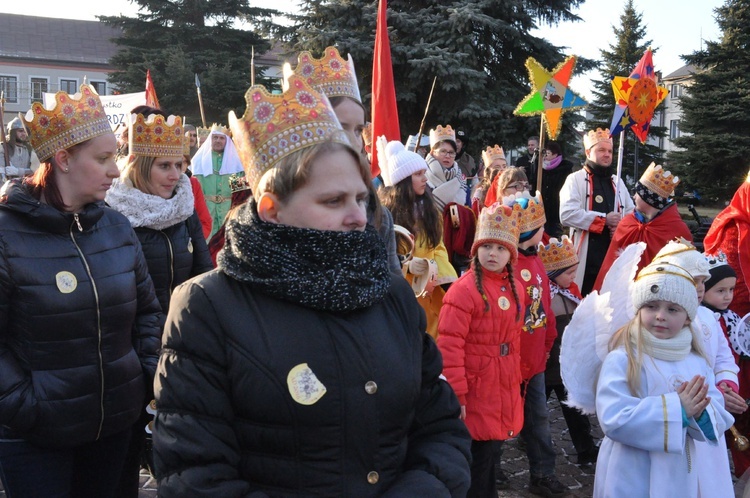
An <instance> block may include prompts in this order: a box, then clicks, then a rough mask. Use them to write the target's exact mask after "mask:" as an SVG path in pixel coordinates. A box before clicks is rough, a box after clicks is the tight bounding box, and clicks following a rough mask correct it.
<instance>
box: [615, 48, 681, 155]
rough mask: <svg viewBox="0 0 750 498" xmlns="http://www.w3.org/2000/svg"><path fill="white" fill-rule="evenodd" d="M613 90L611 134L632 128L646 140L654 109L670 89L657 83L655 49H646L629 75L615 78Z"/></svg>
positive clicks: (641, 138)
mask: <svg viewBox="0 0 750 498" xmlns="http://www.w3.org/2000/svg"><path fill="white" fill-rule="evenodd" d="M612 91H613V92H614V94H615V103H616V106H615V112H614V116H613V117H612V124H611V125H610V127H609V128H610V130H612V131H611V134H612V135H615V134H617V133H619V132H621V131H623V130H627V129H628V128H630V129H631V130H633V133H635V136H636V137H638V140H640V141H641V143H645V142H646V139H647V138H648V130H649V128H650V127H651V119H653V117H654V110H655V109H656V107H657V106H658V105H659V104H661V102H662V100H664V99H665V98H666V96H667V93H668V92H669V90H667V88H666V87H663V86H659V85H658V83H657V80H656V74H655V71H654V63H653V60H652V52H651V49H648V50H646V52H645V53H644V54H643V57H641V60H640V61H638V64H637V65H636V66H635V69H633V72H632V73H630V76H629V77H626V76H615V77H613V78H612Z"/></svg>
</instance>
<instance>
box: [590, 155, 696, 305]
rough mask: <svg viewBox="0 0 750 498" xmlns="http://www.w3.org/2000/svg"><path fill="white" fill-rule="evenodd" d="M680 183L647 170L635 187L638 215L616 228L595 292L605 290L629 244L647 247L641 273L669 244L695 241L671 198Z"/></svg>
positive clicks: (652, 167) (659, 169)
mask: <svg viewBox="0 0 750 498" xmlns="http://www.w3.org/2000/svg"><path fill="white" fill-rule="evenodd" d="M679 183H680V179H679V178H677V177H676V176H672V174H671V173H670V172H669V171H664V170H663V169H662V167H661V166H657V165H655V164H654V163H651V165H650V166H649V167H648V168H646V171H644V172H643V175H642V176H641V178H640V180H638V182H637V183H636V184H635V211H633V212H632V213H630V214H628V215H627V216H625V217H624V218H623V219H622V222H620V224H619V225H618V226H617V230H615V233H614V235H613V236H612V242H611V243H610V244H609V249H608V250H607V254H606V256H605V257H604V261H603V262H602V265H601V268H600V269H599V275H598V277H597V279H596V282H595V283H594V290H599V289H601V288H602V282H603V281H604V276H605V275H606V274H607V271H609V268H610V267H611V266H612V263H613V262H614V260H615V259H617V256H619V254H620V251H622V249H624V248H625V247H627V246H629V245H630V244H634V243H636V242H645V243H646V250H645V251H644V253H643V255H642V256H641V265H640V266H639V269H640V268H643V267H644V266H646V265H647V264H648V263H649V262H650V261H651V260H652V259H653V257H654V255H655V254H656V253H657V252H658V251H659V249H661V248H662V247H664V245H665V244H666V243H667V242H669V241H670V240H672V239H675V238H680V237H682V238H684V239H686V240H688V241H692V240H693V236H692V234H691V233H690V229H689V228H688V227H687V225H686V224H685V222H684V221H682V217H681V216H680V212H679V211H678V210H677V203H676V202H675V201H674V199H672V198H671V197H672V195H673V194H674V189H675V187H676V186H677V185H678V184H679Z"/></svg>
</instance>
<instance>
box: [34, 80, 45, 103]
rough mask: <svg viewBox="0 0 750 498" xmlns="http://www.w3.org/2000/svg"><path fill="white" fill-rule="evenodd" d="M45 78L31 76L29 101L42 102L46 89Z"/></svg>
mask: <svg viewBox="0 0 750 498" xmlns="http://www.w3.org/2000/svg"><path fill="white" fill-rule="evenodd" d="M48 85H49V82H48V81H47V78H31V101H32V102H42V100H43V98H44V95H43V94H44V93H45V92H47V91H48Z"/></svg>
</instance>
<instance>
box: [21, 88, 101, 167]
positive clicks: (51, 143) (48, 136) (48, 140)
mask: <svg viewBox="0 0 750 498" xmlns="http://www.w3.org/2000/svg"><path fill="white" fill-rule="evenodd" d="M23 121H24V123H25V124H26V126H27V127H28V129H29V140H30V141H31V146H32V147H34V151H35V152H36V155H37V156H38V157H39V160H40V161H46V160H47V159H49V158H50V157H52V156H53V155H54V153H55V152H57V151H58V150H62V149H68V148H70V147H72V146H73V145H76V144H79V143H81V142H85V141H86V140H91V139H92V138H96V137H98V136H100V135H107V134H109V133H112V128H111V127H110V126H109V120H108V119H107V114H106V113H105V112H104V108H103V107H102V102H101V100H100V99H99V94H97V93H96V90H94V89H93V88H92V87H90V86H89V85H81V87H80V90H79V92H78V93H76V94H75V95H68V94H67V93H66V92H62V91H61V92H57V93H56V94H55V105H54V107H53V108H51V109H45V108H44V106H42V104H41V103H39V102H34V104H32V106H31V109H30V110H29V111H28V112H27V113H26V116H24V118H23Z"/></svg>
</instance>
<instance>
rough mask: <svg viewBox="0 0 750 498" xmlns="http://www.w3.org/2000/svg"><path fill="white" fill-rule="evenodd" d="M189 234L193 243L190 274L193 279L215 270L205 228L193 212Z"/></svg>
mask: <svg viewBox="0 0 750 498" xmlns="http://www.w3.org/2000/svg"><path fill="white" fill-rule="evenodd" d="M187 227H188V234H189V235H190V240H191V241H192V243H193V269H192V271H191V272H190V276H191V277H195V276H196V275H200V274H201V273H206V272H207V271H211V270H213V269H214V264H213V261H212V260H211V253H210V252H209V251H208V244H207V243H206V239H205V237H203V226H201V221H200V219H199V218H198V213H196V212H195V211H193V214H192V215H190V218H188V219H187Z"/></svg>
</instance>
